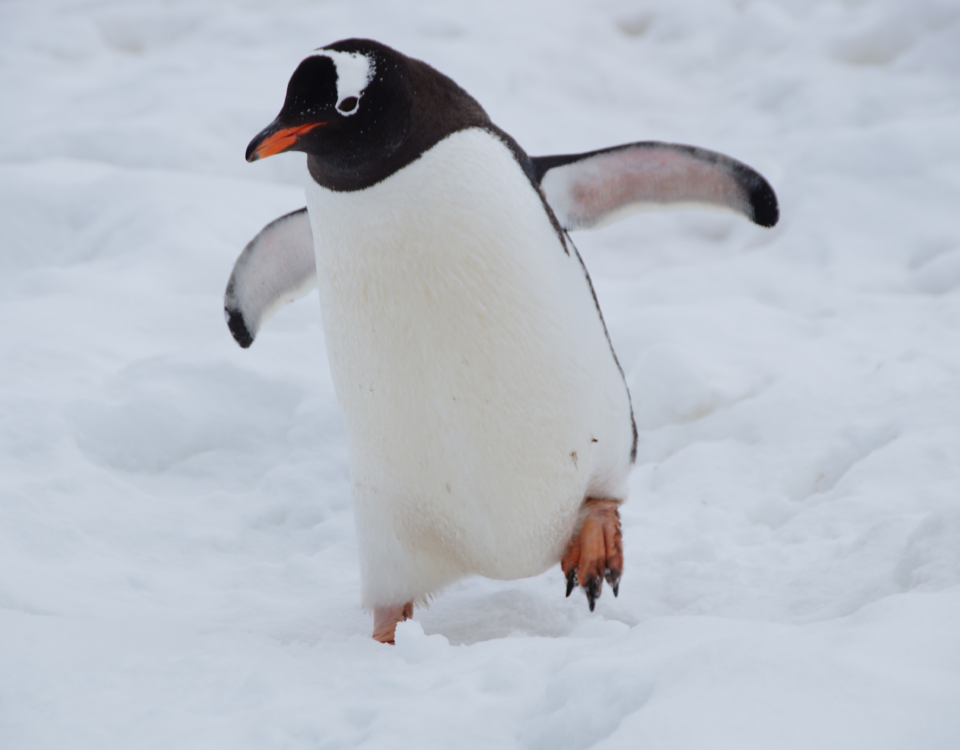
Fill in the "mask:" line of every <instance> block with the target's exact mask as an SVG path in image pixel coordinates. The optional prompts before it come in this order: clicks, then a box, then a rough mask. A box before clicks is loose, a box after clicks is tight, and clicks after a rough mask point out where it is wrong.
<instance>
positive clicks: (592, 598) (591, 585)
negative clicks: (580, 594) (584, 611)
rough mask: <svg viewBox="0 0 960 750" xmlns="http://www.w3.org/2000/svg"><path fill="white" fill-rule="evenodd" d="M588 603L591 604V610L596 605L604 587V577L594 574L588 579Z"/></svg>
mask: <svg viewBox="0 0 960 750" xmlns="http://www.w3.org/2000/svg"><path fill="white" fill-rule="evenodd" d="M586 588H587V603H588V604H589V605H590V611H591V612H593V608H594V607H595V606H596V603H597V599H599V598H600V591H601V589H602V588H603V579H602V578H598V577H596V576H593V577H591V578H588V579H587V587H586Z"/></svg>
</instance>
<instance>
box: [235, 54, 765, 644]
mask: <svg viewBox="0 0 960 750" xmlns="http://www.w3.org/2000/svg"><path fill="white" fill-rule="evenodd" d="M284 151H304V152H306V154H307V168H308V170H309V173H310V178H311V179H310V180H309V184H308V187H307V207H306V208H304V209H301V210H299V211H295V212H293V213H291V214H287V215H286V216H283V217H281V218H279V219H277V220H276V221H274V222H272V223H271V224H268V225H267V226H266V227H265V228H264V229H263V231H261V232H260V234H258V235H257V236H256V237H255V238H254V239H253V240H252V241H251V242H250V244H249V245H247V247H246V248H245V249H244V251H243V253H242V254H241V255H240V257H239V259H238V260H237V263H236V266H235V267H234V269H233V274H232V276H231V277H230V281H229V284H228V286H227V291H226V300H225V302H226V315H227V321H228V325H229V327H230V330H231V332H232V333H233V335H234V337H235V338H236V340H237V341H238V342H239V344H240V345H241V346H242V347H248V346H250V344H251V343H252V342H253V340H254V337H255V336H256V335H257V332H258V330H259V328H260V326H261V324H262V323H263V321H264V320H265V319H266V318H267V317H268V316H269V315H270V314H271V313H273V312H274V311H275V310H276V309H277V308H278V307H280V306H281V305H283V304H285V303H288V302H292V301H293V300H294V299H296V298H297V297H299V296H301V295H303V294H305V293H306V292H307V291H309V290H310V289H312V288H313V287H314V286H316V287H318V289H319V293H320V306H321V312H322V316H323V332H324V337H325V340H326V346H327V350H328V355H329V361H330V370H331V375H332V378H333V385H334V388H335V391H336V395H337V400H338V402H339V404H340V408H341V409H342V411H343V421H344V424H345V427H346V434H347V448H348V455H349V462H350V475H351V481H352V493H353V501H354V512H355V520H356V531H357V541H358V546H359V551H360V573H361V581H362V591H361V603H362V605H363V606H364V608H366V609H368V610H373V613H374V637H375V638H376V639H377V640H379V641H382V642H393V639H394V632H395V629H396V625H397V623H398V622H399V621H400V620H403V619H406V618H408V617H410V616H411V614H412V612H413V605H414V603H421V604H422V603H424V602H425V601H426V600H427V599H428V598H430V597H431V596H432V595H434V594H436V593H437V592H439V591H441V590H442V589H443V588H444V587H446V586H449V585H450V584H451V583H453V582H454V581H457V580H458V579H461V578H463V577H465V576H470V575H481V576H486V577H488V578H497V579H515V578H522V577H527V576H534V575H537V574H539V573H542V572H543V571H544V570H546V569H547V568H549V567H550V566H552V565H554V564H556V563H557V562H560V563H561V566H562V570H563V572H564V573H565V574H566V579H567V596H569V595H570V592H571V590H572V589H573V588H574V587H575V585H579V586H582V587H583V588H584V589H585V591H586V595H587V600H588V603H589V606H590V609H591V610H592V609H593V608H594V603H595V601H596V599H597V597H599V596H600V593H601V589H602V582H603V579H604V578H606V580H607V582H608V583H609V584H610V585H611V587H612V590H613V593H614V595H616V594H617V591H618V587H619V581H620V574H621V571H622V568H623V551H622V543H621V535H620V521H619V513H618V510H617V509H618V506H619V504H620V503H622V502H623V501H624V500H625V499H626V497H627V476H628V474H629V472H630V468H631V465H632V464H633V462H634V460H635V458H636V450H637V429H636V426H635V424H634V421H633V413H632V409H631V404H630V394H629V393H628V391H627V386H626V383H625V381H624V377H623V371H622V369H621V367H620V364H619V363H618V362H617V357H616V355H615V354H614V351H613V348H612V346H611V343H610V338H609V336H608V334H607V330H606V326H605V324H604V321H603V317H602V315H601V313H600V309H599V306H598V304H597V299H596V295H595V294H594V291H593V287H592V284H591V282H590V277H589V275H588V274H587V271H586V268H585V267H584V265H583V261H582V260H581V259H580V255H579V253H578V252H577V249H576V247H574V245H573V243H572V242H571V241H570V238H569V236H568V234H567V232H568V231H569V230H573V229H582V228H588V227H594V226H598V225H600V224H603V223H605V222H608V221H611V220H613V219H615V218H618V217H619V216H621V215H623V214H625V213H628V212H630V211H633V210H636V209H639V208H642V207H644V206H649V205H651V204H654V205H656V204H668V203H700V204H707V205H712V206H716V207H721V208H726V209H732V210H733V211H737V212H739V213H741V214H743V215H745V216H746V217H747V218H749V219H751V220H753V221H754V222H756V223H757V224H760V225H761V226H772V225H773V224H775V223H776V221H777V217H778V208H777V199H776V197H775V195H774V193H773V190H772V189H771V188H770V185H769V184H768V183H767V181H766V180H765V179H764V178H763V177H761V176H760V175H759V174H757V172H755V171H754V170H752V169H751V168H750V167H747V166H746V165H744V164H741V163H740V162H737V161H735V160H733V159H731V158H729V157H727V156H723V155H721V154H718V153H714V152H711V151H705V150H703V149H699V148H693V147H691V146H679V145H673V144H666V143H654V142H644V143H631V144H627V145H623V146H616V147H614V148H607V149H603V150H600V151H593V152H590V153H586V154H577V155H568V156H541V157H530V156H528V155H527V154H526V153H525V152H524V151H523V149H522V148H520V146H519V145H518V144H517V142H516V141H515V140H514V139H513V138H511V137H510V136H509V135H507V134H506V133H504V132H503V131H502V130H501V129H500V128H498V127H497V126H496V125H494V124H493V123H492V122H491V121H490V119H489V117H488V116H487V114H486V112H484V110H483V108H482V107H481V106H480V105H479V104H478V103H477V102H476V101H475V100H474V99H473V98H472V97H470V95H469V94H467V93H466V92H465V91H464V90H463V89H461V88H460V87H459V86H458V85H457V84H456V83H454V82H453V81H452V80H450V79H449V78H447V77H446V76H444V75H443V74H441V73H439V72H438V71H436V70H434V69H433V68H431V67H430V66H429V65H427V64H425V63H423V62H420V61H419V60H414V59H412V58H409V57H406V56H405V55H402V54H401V53H399V52H397V51H396V50H393V49H391V48H389V47H386V46H384V45H383V44H379V43H377V42H373V41H369V40H364V39H348V40H345V41H341V42H337V43H335V44H331V45H329V46H327V47H323V48H322V49H319V50H317V51H316V52H314V53H313V54H311V55H309V56H308V57H307V58H306V59H304V60H303V62H301V63H300V65H299V66H298V67H297V69H296V71H294V73H293V77H292V78H291V79H290V83H289V85H288V86H287V95H286V100H285V102H284V105H283V109H282V110H281V111H280V114H279V115H278V116H277V118H276V119H275V120H274V121H273V122H272V123H271V124H270V125H269V126H267V128H265V129H264V130H263V131H262V132H261V133H259V134H258V135H257V136H256V137H255V138H254V139H253V140H252V141H251V142H250V145H249V147H248V148H247V154H246V157H247V161H251V162H252V161H256V160H258V159H262V158H264V157H267V156H271V155H273V154H278V153H281V152H284Z"/></svg>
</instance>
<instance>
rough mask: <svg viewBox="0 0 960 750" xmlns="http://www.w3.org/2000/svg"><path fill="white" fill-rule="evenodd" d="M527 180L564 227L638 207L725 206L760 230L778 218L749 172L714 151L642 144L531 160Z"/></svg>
mask: <svg viewBox="0 0 960 750" xmlns="http://www.w3.org/2000/svg"><path fill="white" fill-rule="evenodd" d="M532 162H533V168H534V176H535V179H536V180H537V182H538V183H539V184H540V187H541V189H542V190H543V193H544V196H545V197H546V199H547V203H549V204H550V207H551V208H552V209H553V212H554V214H556V217H557V220H558V221H559V222H560V225H561V226H562V227H563V228H564V229H590V228H592V227H596V226H601V225H603V224H608V223H610V222H611V221H616V220H617V219H619V218H622V217H623V216H625V215H626V214H629V213H633V212H635V211H640V210H643V209H645V208H655V207H661V206H665V205H676V204H699V205H706V206H713V207H717V208H725V209H730V210H733V211H736V212H737V213H741V214H743V215H744V216H746V217H747V218H748V219H750V220H751V221H753V222H755V223H756V224H759V225H760V226H762V227H772V226H773V225H774V224H776V223H777V219H778V218H779V217H780V210H779V208H778V207H777V196H776V195H775V194H774V192H773V188H771V187H770V184H769V183H768V182H767V181H766V180H765V179H764V178H763V177H762V176H761V175H760V174H759V173H758V172H756V171H754V170H753V169H751V168H750V167H748V166H747V165H746V164H743V163H741V162H739V161H737V160H735V159H731V158H730V157H729V156H724V155H723V154H718V153H717V152H715V151H707V150H706V149H702V148H696V147H695V146H681V145H677V144H674V143H658V142H656V141H643V142H640V143H628V144H626V145H624V146H614V147H613V148H607V149H603V150H601V151H591V152H590V153H587V154H570V155H567V156H536V157H533V158H532Z"/></svg>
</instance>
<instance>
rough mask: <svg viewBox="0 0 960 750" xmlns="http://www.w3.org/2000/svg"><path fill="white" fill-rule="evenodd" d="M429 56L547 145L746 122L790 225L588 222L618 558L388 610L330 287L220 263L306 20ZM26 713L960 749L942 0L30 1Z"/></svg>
mask: <svg viewBox="0 0 960 750" xmlns="http://www.w3.org/2000/svg"><path fill="white" fill-rule="evenodd" d="M349 36H367V37H371V38H375V39H378V40H381V41H383V42H385V43H387V44H390V45H392V46H395V47H397V48H399V49H400V50H402V51H403V52H406V53H408V54H410V55H413V56H416V57H420V58H422V59H424V60H427V61H428V62H430V63H431V64H433V65H434V66H435V67H437V68H439V69H440V70H442V71H444V72H445V73H447V74H449V75H451V76H452V77H453V78H454V79H455V80H456V81H458V82H459V83H460V84H462V85H463V86H464V87H465V88H466V89H467V90H468V91H470V92H471V93H472V94H474V96H476V97H477V98H478V99H479V100H480V101H481V103H483V104H484V106H485V107H486V108H487V110H488V111H489V112H490V114H491V116H492V118H493V119H494V121H495V122H497V123H498V124H499V125H500V126H501V127H503V128H504V129H505V130H506V131H507V132H509V133H511V134H512V135H514V136H515V137H516V138H517V139H518V141H519V142H520V143H521V144H522V145H523V146H524V147H525V148H526V149H527V150H528V151H529V152H530V153H531V154H534V155H542V154H551V153H569V152H576V151H586V150H590V149H596V148H602V147H605V146H611V145H615V144H618V143H624V142H628V141H632V140H646V139H661V140H668V141H673V142H680V143H690V144H694V145H698V146H702V147H705V148H710V149H714V150H718V151H722V152H724V153H728V154H730V155H732V156H734V157H735V158H738V159H740V160H742V161H745V162H746V163H748V164H750V165H751V166H753V167H755V168H756V169H758V170H759V171H760V172H762V173H763V174H764V175H765V176H766V177H767V178H768V179H769V180H770V181H771V183H772V184H773V185H774V187H775V188H776V190H777V192H778V194H779V196H780V199H781V207H782V220H781V223H780V224H779V225H778V226H777V227H776V228H775V229H773V230H763V229H760V228H758V227H755V226H752V225H750V224H748V223H747V222H745V221H743V220H742V219H739V218H737V217H734V216H729V215H725V214H713V213H704V212H695V211H682V212H674V213H663V214H644V215H640V216H637V217H633V218H631V219H629V220H626V221H623V222H621V223H619V224H616V225H614V226H610V227H608V228H605V229H603V230H600V231H597V232H593V233H591V232H581V233H578V234H577V235H576V241H577V244H578V246H579V247H580V250H581V252H582V254H583V255H584V258H585V260H586V262H587V265H588V267H589V268H590V269H591V272H592V275H593V280H594V283H595V285H596V288H597V293H598V295H599V298H600V301H601V303H602V305H603V309H604V312H605V314H606V320H607V324H608V326H609V327H610V333H611V336H612V338H613V341H614V343H615V345H616V347H617V352H618V354H619V356H620V361H621V363H622V364H623V366H624V369H625V371H626V373H627V376H628V379H629V383H630V385H631V388H632V391H633V394H634V402H635V404H636V411H637V418H638V426H639V428H640V452H639V457H638V462H637V467H636V470H635V471H634V473H633V475H632V483H631V487H632V495H631V499H630V501H629V503H628V504H627V505H626V506H625V507H624V510H623V521H624V541H625V549H626V555H627V558H626V559H627V568H626V570H625V574H624V578H623V583H622V585H621V588H620V597H619V598H618V599H614V598H613V597H612V596H611V595H610V591H609V589H607V590H606V591H605V592H604V595H603V597H602V598H601V599H600V601H599V602H598V605H597V611H596V612H595V613H594V614H590V613H589V612H588V611H587V606H586V602H585V600H584V598H583V596H582V593H581V592H577V594H575V596H573V597H571V598H570V599H569V600H568V599H564V597H563V589H564V581H563V577H562V575H561V573H560V570H559V567H558V568H556V569H554V570H551V571H550V572H549V573H547V574H545V575H543V576H541V577H539V578H535V579H528V580H522V581H515V582H495V581H487V580H482V579H475V580H469V581H467V582H465V583H463V584H462V585H459V586H456V587H454V588H453V589H452V590H450V591H449V592H447V593H446V594H445V595H443V596H441V597H439V598H438V599H437V600H436V601H435V602H434V603H433V605H432V606H431V608H430V609H427V610H418V611H417V612H416V615H415V620H414V621H412V622H408V623H404V624H402V625H401V626H400V628H399V631H398V636H397V646H396V647H394V648H390V647H386V646H381V645H379V644H377V643H375V642H374V641H373V640H372V639H371V638H370V637H369V633H370V630H371V620H370V617H369V616H368V615H367V614H365V613H363V612H362V611H361V610H360V608H359V605H358V591H359V582H358V572H357V562H356V545H355V537H354V531H353V520H352V516H351V508H350V498H349V482H348V473H347V472H348V469H347V458H346V455H345V448H344V438H343V427H342V424H341V421H340V417H339V414H338V410H337V405H336V402H335V400H334V396H333V393H332V389H331V385H330V380H329V375H328V368H327V362H326V358H325V354H324V347H323V340H322V332H321V326H320V318H319V307H318V305H317V302H316V300H315V299H313V298H310V299H309V300H304V301H302V302H300V303H298V304H296V305H293V306H291V307H289V308H287V309H285V310H283V311H282V312H281V313H280V314H278V315H277V316H276V317H275V318H274V319H272V320H271V321H270V323H269V324H268V325H267V326H266V327H265V328H264V330H263V331H262V332H261V334H260V336H259V338H258V340H257V342H256V344H255V345H254V347H253V348H252V349H250V350H249V351H243V350H241V349H240V348H239V347H237V345H236V344H235V343H234V342H233V340H232V339H231V337H230V335H229V333H228V331H227V328H226V326H225V325H224V321H223V313H222V293H223V289H224V286H225V284H226V280H227V277H228V275H229V273H230V269H231V268H232V265H233V262H234V260H235V258H236V256H237V255H238V254H239V252H240V251H241V250H242V248H243V246H244V245H245V244H246V242H247V241H248V240H249V239H250V238H251V237H253V236H254V235H255V234H256V233H257V232H258V231H259V229H260V228H261V227H262V226H263V225H264V224H266V223H267V222H268V221H270V220H271V219H273V218H275V217H276V216H278V215H280V214H282V213H284V212H287V211H290V210H293V209H296V208H299V207H300V206H302V205H303V204H304V198H303V190H302V186H303V183H304V179H305V170H304V164H303V162H304V159H303V156H302V155H300V154H288V155H283V156H278V157H274V158H271V159H267V160H264V161H262V162H258V163H257V164H255V165H248V164H246V163H245V162H244V159H243V154H244V149H245V147H246V145H247V143H248V141H249V139H250V138H251V137H252V136H253V135H255V134H256V133H257V132H259V130H260V129H261V128H263V127H264V126H265V125H267V124H268V123H269V122H270V121H271V120H272V119H273V118H274V117H275V115H276V113H277V112H278V111H279V109H280V105H281V104H282V101H283V96H284V91H285V87H286V82H287V79H288V77H289V75H290V73H291V72H292V71H293V69H294V68H295V66H296V65H297V63H298V62H299V61H300V60H301V59H302V58H303V57H304V55H306V54H308V53H309V52H310V51H311V50H312V49H315V48H316V47H318V46H321V45H324V44H328V43H330V42H333V41H335V40H337V39H341V38H344V37H349ZM0 87H2V88H0V91H2V94H3V97H2V100H3V106H2V107H0V133H2V134H3V137H2V138H0V319H2V320H3V322H4V326H3V332H2V333H0V362H2V366H0V747H2V748H4V750H13V749H15V748H16V749H18V750H19V749H21V748H23V749H30V750H34V749H43V748H57V749H58V750H62V749H63V748H97V750H106V749H112V748H118V749H119V748H123V749H129V748H136V749H140V748H147V749H149V748H227V747H229V748H237V749H242V748H344V747H354V746H363V747H404V746H415V747H418V748H454V747H456V748H480V747H498V748H512V747H524V748H527V747H529V748H586V747H593V746H596V747H604V748H657V749H661V748H684V749H690V748H736V749H737V750H750V749H752V748H757V749H758V750H760V749H763V750H769V749H770V748H798V749H800V748H844V749H845V750H846V749H850V748H870V749H871V750H877V749H882V748H924V749H926V748H951V749H954V748H957V747H960V709H958V706H960V6H958V4H957V3H956V1H955V0H901V1H900V2H884V1H882V0H878V1H877V2H860V1H859V0H779V1H774V0H766V1H761V0H758V1H756V2H750V1H749V0H649V1H646V2H626V1H625V0H599V1H595V2H573V1H572V0H554V2H552V3H549V4H547V3H532V2H530V3H522V2H516V0H514V1H513V2H509V3H508V2H506V1H505V0H487V1H486V2H443V3H441V2H421V3H416V4H412V3H406V4H402V5H401V4H399V3H391V2H386V1H384V0H381V1H379V2H378V1H376V0H369V1H362V2H359V1H358V2H349V3H348V2H333V1H330V2H321V3H306V2H266V0H247V1H244V2H241V1H240V0H237V1H236V2H234V3H228V2H218V3H214V2H204V1H202V0H201V1H200V2H186V1H182V2H165V1H161V0H144V2H119V1H117V0H113V1H111V0H86V1H81V0H76V1H74V2H68V1H66V0H64V1H58V0H50V1H48V2H37V0H7V1H6V2H4V3H3V4H0Z"/></svg>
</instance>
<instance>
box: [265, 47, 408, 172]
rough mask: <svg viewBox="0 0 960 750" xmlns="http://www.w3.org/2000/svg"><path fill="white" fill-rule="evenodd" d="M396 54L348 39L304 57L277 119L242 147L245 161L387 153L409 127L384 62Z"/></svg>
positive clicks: (391, 69)
mask: <svg viewBox="0 0 960 750" xmlns="http://www.w3.org/2000/svg"><path fill="white" fill-rule="evenodd" d="M397 54H398V53H394V51H393V50H391V49H389V48H388V47H384V46H383V45H380V44H377V43H376V42H371V41H369V40H365V39H348V40H345V41H342V42H337V43H336V44H331V45H329V46H327V47H323V48H321V49H318V50H317V51H316V52H314V53H313V54H311V55H310V56H308V57H307V58H306V59H304V60H303V61H302V62H301V63H300V65H299V66H298V67H297V69H296V70H295V71H294V73H293V75H292V76H291V78H290V83H288V84H287V96H286V100H285V101H284V103H283V109H281V110H280V114H279V115H278V116H277V118H276V119H275V120H274V121H273V122H272V123H270V124H269V125H268V126H267V127H266V128H264V129H263V130H262V131H261V132H260V133H258V134H257V136H256V137H255V138H254V139H253V140H252V141H251V142H250V145H249V146H247V161H250V162H253V161H257V160H258V159H262V158H264V157H267V156H273V155H274V154H279V153H283V152H284V151H304V152H306V153H308V154H314V155H317V156H321V157H323V158H325V159H330V158H332V159H333V160H334V161H338V162H346V163H349V162H356V161H362V160H364V159H370V158H377V156H383V155H386V154H389V152H390V151H392V150H394V149H395V148H396V147H397V146H398V145H399V143H400V142H401V141H402V136H403V133H404V131H405V130H406V129H407V127H408V123H409V101H407V99H408V97H406V96H404V94H405V93H406V92H405V91H404V87H403V86H402V85H400V84H402V81H397V80H396V79H397V78H398V76H397V73H398V69H397V66H396V65H395V64H394V65H391V64H390V62H391V61H390V59H389V58H390V57H391V56H393V55H397ZM376 152H380V153H379V154H378V153H376Z"/></svg>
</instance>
